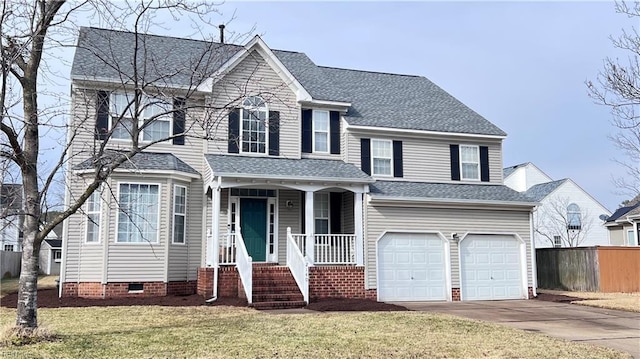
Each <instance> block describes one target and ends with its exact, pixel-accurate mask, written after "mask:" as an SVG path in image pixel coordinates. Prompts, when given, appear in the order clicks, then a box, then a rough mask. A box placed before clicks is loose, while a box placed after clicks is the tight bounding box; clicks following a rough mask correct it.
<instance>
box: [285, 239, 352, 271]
mask: <svg viewBox="0 0 640 359" xmlns="http://www.w3.org/2000/svg"><path fill="white" fill-rule="evenodd" d="M291 237H292V240H293V241H294V242H295V243H296V244H297V245H298V248H299V249H300V251H301V252H302V253H306V247H307V246H306V242H307V236H306V235H304V234H292V235H291ZM313 242H314V251H313V255H314V258H313V259H314V261H313V263H314V264H356V235H355V234H316V235H314V236H313Z"/></svg>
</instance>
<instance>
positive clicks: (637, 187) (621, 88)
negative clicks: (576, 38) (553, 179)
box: [587, 1, 640, 197]
mask: <svg viewBox="0 0 640 359" xmlns="http://www.w3.org/2000/svg"><path fill="white" fill-rule="evenodd" d="M615 9H616V12H618V13H620V14H623V15H626V16H628V17H629V18H632V19H636V23H638V21H640V2H638V1H636V2H633V3H632V4H627V3H626V2H624V1H623V2H618V3H616V6H615ZM611 41H612V42H613V45H614V46H615V47H616V48H618V49H622V50H625V51H628V53H629V55H628V58H627V59H626V61H623V60H619V59H617V58H615V59H614V58H606V59H605V61H604V69H603V70H602V71H600V73H599V74H598V76H597V79H596V81H595V82H592V81H587V87H588V91H589V96H590V97H591V98H592V99H593V100H594V101H595V102H596V103H598V104H601V105H605V106H608V107H609V108H611V114H612V115H613V118H612V120H611V123H612V124H613V126H615V127H616V129H617V131H616V132H615V133H614V134H612V135H611V136H610V139H611V141H613V143H614V144H615V145H616V147H618V149H620V151H622V154H623V155H624V157H626V159H622V158H616V159H614V161H616V162H617V163H619V164H620V165H621V166H623V168H624V169H625V172H626V176H625V177H621V178H614V184H615V185H616V187H618V188H619V189H620V190H621V191H622V193H624V194H627V195H631V196H632V197H633V196H635V195H637V194H640V35H639V34H638V29H637V28H635V27H632V28H631V30H629V31H627V30H624V29H623V30H622V35H620V36H619V37H617V38H614V37H611ZM621 157H622V156H621Z"/></svg>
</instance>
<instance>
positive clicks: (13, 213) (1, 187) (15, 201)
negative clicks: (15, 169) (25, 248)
mask: <svg viewBox="0 0 640 359" xmlns="http://www.w3.org/2000/svg"><path fill="white" fill-rule="evenodd" d="M21 210H22V185H19V184H12V183H2V184H0V250H3V251H9V252H21V251H22V221H23V216H21V215H19V213H20V211H21Z"/></svg>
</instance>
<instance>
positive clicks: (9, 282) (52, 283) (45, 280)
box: [0, 275, 58, 297]
mask: <svg viewBox="0 0 640 359" xmlns="http://www.w3.org/2000/svg"><path fill="white" fill-rule="evenodd" d="M56 279H58V276H57V275H49V276H40V277H38V289H44V288H55V287H56ZM17 291H18V278H11V279H3V280H0V297H4V296H5V295H7V294H10V293H15V292H17Z"/></svg>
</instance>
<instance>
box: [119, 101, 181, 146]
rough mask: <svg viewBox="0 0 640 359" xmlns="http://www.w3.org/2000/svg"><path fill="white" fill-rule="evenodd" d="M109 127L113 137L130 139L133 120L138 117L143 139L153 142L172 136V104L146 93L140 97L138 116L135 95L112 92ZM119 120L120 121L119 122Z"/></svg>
mask: <svg viewBox="0 0 640 359" xmlns="http://www.w3.org/2000/svg"><path fill="white" fill-rule="evenodd" d="M110 103H111V109H110V115H111V116H110V124H109V128H111V129H113V130H112V131H113V132H112V134H111V137H112V138H114V139H120V140H130V139H131V136H132V129H133V121H134V120H135V119H136V118H138V126H139V128H140V129H141V131H140V132H141V140H142V141H147V142H152V141H159V140H162V139H164V138H168V137H169V136H171V119H172V115H171V110H172V106H173V105H172V104H171V103H169V102H168V101H166V100H163V99H159V98H153V97H149V96H146V95H143V96H141V97H140V105H139V108H140V110H139V111H138V113H139V116H136V109H135V104H134V95H133V94H132V93H115V92H114V93H112V94H111V101H110ZM118 120H119V122H118Z"/></svg>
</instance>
